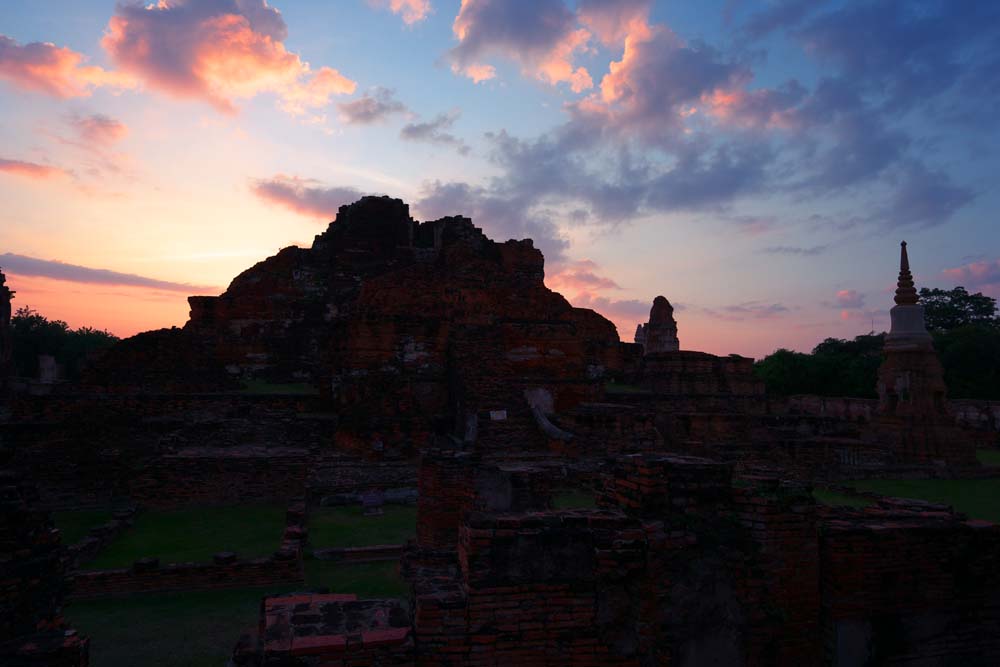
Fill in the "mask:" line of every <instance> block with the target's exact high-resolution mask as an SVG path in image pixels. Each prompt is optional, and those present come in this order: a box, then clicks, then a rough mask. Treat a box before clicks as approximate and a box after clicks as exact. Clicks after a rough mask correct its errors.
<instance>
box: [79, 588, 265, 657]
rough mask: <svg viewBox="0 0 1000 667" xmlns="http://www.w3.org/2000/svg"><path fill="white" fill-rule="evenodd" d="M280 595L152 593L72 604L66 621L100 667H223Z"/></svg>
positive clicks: (242, 591)
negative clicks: (265, 601)
mask: <svg viewBox="0 0 1000 667" xmlns="http://www.w3.org/2000/svg"><path fill="white" fill-rule="evenodd" d="M277 592H281V591H276V590H273V589H267V588H247V589H236V590H225V591H204V592H196V593H155V594H151V593H146V594H142V595H130V596H128V597H120V598H109V599H105V600H88V601H77V602H72V603H70V604H69V605H67V607H66V617H67V618H68V619H69V620H70V622H71V623H72V624H73V626H74V627H76V628H77V629H78V630H79V631H80V632H82V633H83V634H85V635H87V636H89V637H90V642H91V643H90V661H91V664H93V665H98V666H100V667H133V666H134V665H145V666H146V667H187V666H189V665H190V666H193V667H210V666H211V667H221V666H222V665H225V664H226V661H227V660H228V658H229V657H230V656H231V655H232V651H233V647H234V646H235V645H236V641H237V640H238V639H239V636H240V635H241V634H243V633H244V632H246V631H247V630H249V629H251V628H253V627H254V626H255V625H256V623H257V617H258V609H259V607H260V600H261V598H263V597H264V596H265V595H268V594H273V593H277Z"/></svg>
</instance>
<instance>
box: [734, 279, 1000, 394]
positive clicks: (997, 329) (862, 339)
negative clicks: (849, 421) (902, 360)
mask: <svg viewBox="0 0 1000 667" xmlns="http://www.w3.org/2000/svg"><path fill="white" fill-rule="evenodd" d="M920 303H921V304H922V305H923V307H924V317H925V322H926V323H927V330H928V331H929V332H930V333H931V336H932V337H933V339H934V348H935V349H936V350H937V353H938V356H939V357H940V358H941V365H942V366H943V367H944V376H945V382H946V383H947V385H948V393H949V396H950V397H951V398H973V399H985V400H1000V317H998V315H997V302H996V299H994V298H992V297H989V296H986V295H984V294H982V293H978V292H977V293H976V294H970V293H969V292H968V291H967V290H966V289H965V288H964V287H956V288H955V289H952V290H942V289H928V288H926V287H925V288H923V289H921V290H920ZM884 342H885V333H875V332H871V333H869V334H865V335H862V336H857V337H856V338H854V339H853V340H842V339H838V338H827V339H826V340H824V341H823V342H822V343H820V344H819V345H817V346H816V347H815V348H814V349H813V351H812V352H811V353H810V354H804V353H801V352H793V351H792V350H786V349H779V350H777V351H775V352H774V353H773V354H770V355H768V356H766V357H764V358H763V359H761V360H760V361H758V362H757V363H756V364H755V367H754V370H755V372H756V374H757V376H758V377H759V378H760V379H762V380H763V381H764V384H765V385H766V386H767V390H768V392H770V393H773V394H779V395H791V394H816V395H819V396H845V397H858V398H875V397H876V390H875V385H876V381H877V380H876V378H877V372H878V367H879V365H880V364H881V363H882V346H883V343H884Z"/></svg>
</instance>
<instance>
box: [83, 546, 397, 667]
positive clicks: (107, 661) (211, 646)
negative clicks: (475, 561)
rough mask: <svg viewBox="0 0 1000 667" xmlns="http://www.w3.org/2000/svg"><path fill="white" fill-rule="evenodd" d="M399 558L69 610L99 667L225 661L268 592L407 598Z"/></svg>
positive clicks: (328, 565) (314, 567) (204, 666)
mask: <svg viewBox="0 0 1000 667" xmlns="http://www.w3.org/2000/svg"><path fill="white" fill-rule="evenodd" d="M398 567H399V564H398V563H397V562H395V561H392V562H385V563H362V564H359V565H339V564H337V563H332V562H327V561H319V560H313V559H307V560H306V578H307V583H306V584H305V585H303V586H298V587H296V586H294V585H290V586H287V587H285V588H277V589H276V588H274V587H268V588H245V589H235V590H222V591H202V592H195V593H191V592H188V593H146V594H141V595H130V596H126V597H118V598H108V599H104V600H86V601H76V602H71V603H70V604H68V605H67V607H66V617H67V618H68V619H69V621H70V622H71V624H72V625H73V626H74V627H76V628H77V629H78V630H80V632H82V633H83V634H85V635H87V636H89V637H90V640H91V646H90V654H91V664H93V665H97V666H99V667H133V666H134V665H143V666H144V667H189V666H191V667H221V666H222V665H225V664H226V660H227V659H228V658H229V657H230V656H231V655H232V650H233V647H234V646H235V645H236V641H237V640H238V639H239V636H240V635H241V634H243V633H244V632H246V631H248V630H250V629H252V628H253V627H254V626H256V624H257V620H258V612H259V608H260V601H261V599H262V598H263V597H264V596H266V595H275V594H278V593H285V592H290V591H293V590H308V589H315V588H319V587H326V588H329V589H330V592H332V593H356V594H357V595H358V597H360V598H365V597H406V596H407V595H409V587H408V586H407V585H406V583H405V582H404V581H403V579H402V578H401V577H400V576H399V573H398Z"/></svg>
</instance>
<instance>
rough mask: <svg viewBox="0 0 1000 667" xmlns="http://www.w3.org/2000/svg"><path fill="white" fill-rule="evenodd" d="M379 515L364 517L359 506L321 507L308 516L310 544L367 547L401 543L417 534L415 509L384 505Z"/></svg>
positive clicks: (321, 546)
mask: <svg viewBox="0 0 1000 667" xmlns="http://www.w3.org/2000/svg"><path fill="white" fill-rule="evenodd" d="M383 509H384V510H385V512H384V514H382V515H381V516H364V510H363V509H362V508H361V507H324V508H320V509H317V510H313V511H311V512H310V513H309V543H310V544H311V545H312V546H314V547H320V548H334V547H366V546H371V545H373V544H402V543H403V542H405V541H406V540H408V539H410V538H411V537H413V536H414V535H416V532H417V508H416V507H412V506H410V505H386V506H385V507H384V508H383Z"/></svg>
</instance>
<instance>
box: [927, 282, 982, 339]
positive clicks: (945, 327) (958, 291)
mask: <svg viewBox="0 0 1000 667" xmlns="http://www.w3.org/2000/svg"><path fill="white" fill-rule="evenodd" d="M920 303H921V304H922V305H923V307H924V321H925V322H926V323H927V329H928V330H929V331H951V330H952V329H958V328H959V327H964V326H969V325H987V326H997V325H998V324H1000V320H998V319H997V317H996V312H997V300H996V299H994V298H993V297H990V296H986V295H985V294H982V293H981V292H977V293H975V294H969V293H968V292H967V291H966V289H965V288H964V287H956V288H955V289H952V290H943V289H927V288H926V287H924V288H922V289H921V290H920Z"/></svg>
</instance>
